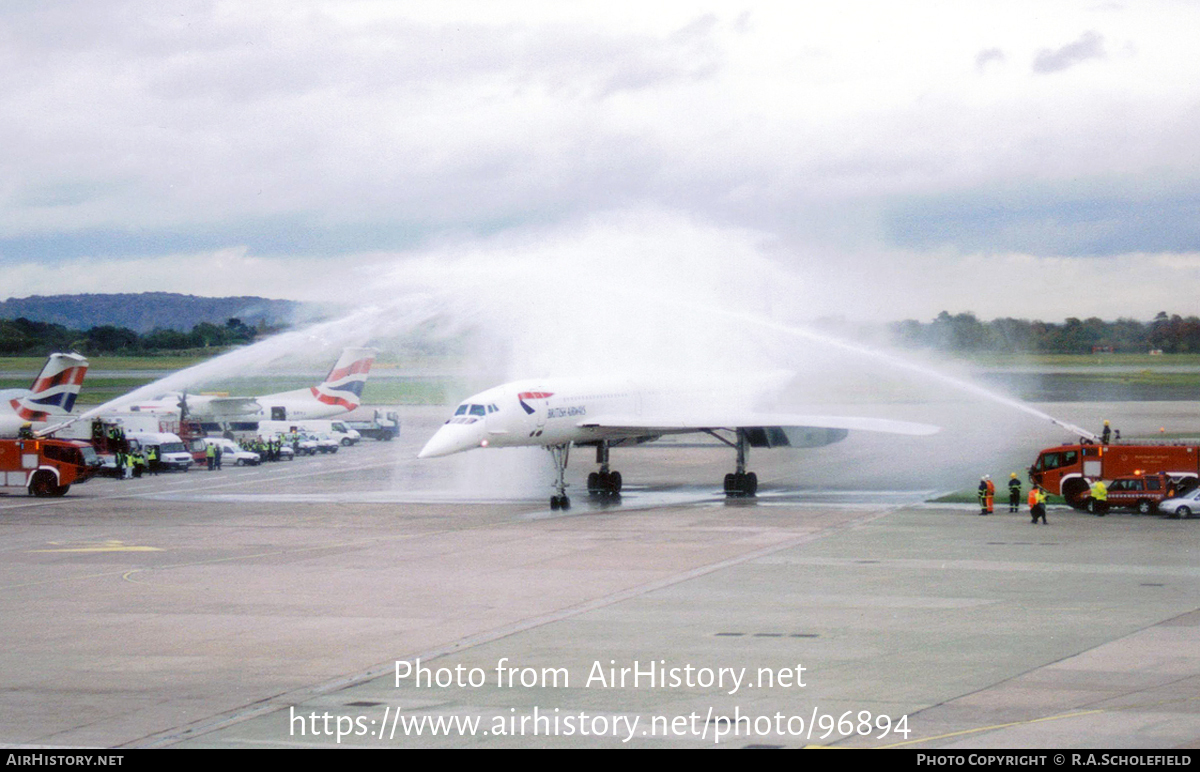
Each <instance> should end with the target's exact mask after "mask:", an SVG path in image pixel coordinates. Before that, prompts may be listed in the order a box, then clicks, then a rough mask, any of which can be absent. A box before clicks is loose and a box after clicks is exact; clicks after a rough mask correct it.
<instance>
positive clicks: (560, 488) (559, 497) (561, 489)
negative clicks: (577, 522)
mask: <svg viewBox="0 0 1200 772" xmlns="http://www.w3.org/2000/svg"><path fill="white" fill-rule="evenodd" d="M546 450H548V451H550V455H551V456H553V457H554V468H555V470H556V474H555V478H554V490H555V491H557V493H556V494H555V495H554V496H551V497H550V509H552V510H555V511H558V510H560V509H570V508H571V499H570V498H568V497H567V480H566V477H567V460H568V459H569V458H570V456H571V443H569V442H568V443H564V444H562V445H548V446H546Z"/></svg>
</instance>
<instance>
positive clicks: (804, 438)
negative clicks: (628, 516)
mask: <svg viewBox="0 0 1200 772" xmlns="http://www.w3.org/2000/svg"><path fill="white" fill-rule="evenodd" d="M781 375H782V376H783V377H782V378H781V377H780V376H781ZM788 378H790V374H787V373H783V374H770V375H765V376H758V377H754V376H751V375H745V376H739V377H737V378H732V379H725V380H724V381H722V379H720V378H717V377H713V376H701V377H696V376H691V377H690V378H688V377H660V378H658V379H657V380H655V381H650V380H634V379H621V378H603V379H581V378H580V379H554V378H547V379H545V380H538V381H534V380H529V381H517V382H514V383H507V384H504V385H501V386H496V387H495V388H492V389H488V390H487V391H484V392H480V393H479V394H476V395H474V396H472V397H468V398H467V399H466V400H465V401H464V402H463V403H462V404H460V405H459V406H458V407H457V408H456V409H455V411H454V414H453V415H452V416H451V417H450V419H449V420H448V421H446V423H445V424H443V425H442V427H441V428H440V429H438V431H437V433H436V434H434V435H433V437H431V438H430V439H429V441H428V442H427V443H426V444H425V447H424V448H422V449H421V452H420V453H419V454H418V457H419V458H431V457H435V456H446V455H449V454H451V453H459V452H462V451H465V450H471V449H474V448H489V447H491V448H497V447H518V446H526V447H528V446H535V447H544V448H546V449H547V450H549V451H550V453H551V455H552V456H553V457H554V466H555V469H556V476H555V481H554V486H553V487H554V490H555V495H553V496H551V497H550V508H551V509H567V508H569V507H570V506H571V501H570V499H569V498H568V497H567V495H566V481H565V473H566V468H567V459H568V456H569V453H570V449H571V446H572V445H574V446H587V447H594V448H595V449H596V463H597V464H599V465H600V468H599V470H598V471H596V472H593V473H592V474H591V475H589V476H588V493H589V494H590V495H595V496H616V495H619V494H620V492H621V487H622V479H621V473H620V472H617V471H614V470H611V469H610V468H609V454H608V451H609V448H611V447H613V446H616V445H621V444H630V445H633V444H638V443H643V442H650V441H653V440H656V439H659V438H660V437H662V436H663V435H667V434H685V433H689V432H696V433H704V434H708V435H710V436H712V437H714V438H716V439H718V440H720V441H721V442H723V443H724V444H726V445H728V446H729V447H731V448H733V449H734V450H735V451H736V452H737V465H736V467H735V469H736V471H734V472H731V473H729V474H727V475H725V495H726V496H729V497H739V496H754V495H755V493H756V492H757V490H758V477H757V475H755V473H754V472H747V471H746V457H747V455H748V454H749V449H750V448H752V447H754V448H779V447H792V448H815V447H820V446H822V445H829V444H831V443H834V442H838V441H840V440H842V439H845V437H846V436H847V435H848V434H849V432H850V431H852V430H866V431H873V432H888V433H892V434H907V435H925V434H933V433H934V432H937V431H938V427H936V426H930V425H928V424H918V423H909V422H905V421H893V420H888V419H883V418H856V417H850V416H818V415H790V414H783V413H761V412H757V411H755V410H752V409H750V408H748V407H747V405H748V404H750V403H751V402H752V401H753V399H754V398H755V397H756V396H757V395H758V393H760V392H761V393H765V392H767V391H769V390H771V389H775V390H778V389H779V388H781V387H782V385H783V382H784V381H786V380H787V379H788Z"/></svg>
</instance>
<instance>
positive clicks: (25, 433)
mask: <svg viewBox="0 0 1200 772" xmlns="http://www.w3.org/2000/svg"><path fill="white" fill-rule="evenodd" d="M17 439H18V440H32V439H33V424H31V423H30V422H29V421H26V422H25V423H23V424H21V428H20V429H18V430H17Z"/></svg>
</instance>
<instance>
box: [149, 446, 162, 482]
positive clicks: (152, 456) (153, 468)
mask: <svg viewBox="0 0 1200 772" xmlns="http://www.w3.org/2000/svg"><path fill="white" fill-rule="evenodd" d="M146 456H147V457H146V461H147V462H148V463H147V466H148V467H149V468H150V474H152V475H154V476H155V477H157V476H158V466H159V460H158V446H157V445H151V446H150V450H148V451H146Z"/></svg>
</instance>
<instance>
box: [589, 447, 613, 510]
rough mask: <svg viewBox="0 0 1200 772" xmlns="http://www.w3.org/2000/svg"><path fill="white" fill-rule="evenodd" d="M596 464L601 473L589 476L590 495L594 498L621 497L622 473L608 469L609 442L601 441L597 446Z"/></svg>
mask: <svg viewBox="0 0 1200 772" xmlns="http://www.w3.org/2000/svg"><path fill="white" fill-rule="evenodd" d="M596 463H597V464H599V465H600V471H599V472H592V473H591V474H589V475H588V478H587V488H588V495H589V496H592V497H594V498H599V497H608V496H620V495H621V473H620V472H612V471H609V469H608V442H607V441H606V440H601V441H600V444H599V445H597V446H596Z"/></svg>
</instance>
